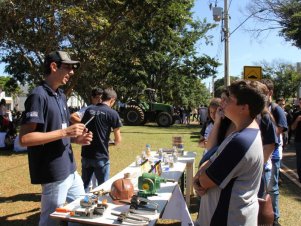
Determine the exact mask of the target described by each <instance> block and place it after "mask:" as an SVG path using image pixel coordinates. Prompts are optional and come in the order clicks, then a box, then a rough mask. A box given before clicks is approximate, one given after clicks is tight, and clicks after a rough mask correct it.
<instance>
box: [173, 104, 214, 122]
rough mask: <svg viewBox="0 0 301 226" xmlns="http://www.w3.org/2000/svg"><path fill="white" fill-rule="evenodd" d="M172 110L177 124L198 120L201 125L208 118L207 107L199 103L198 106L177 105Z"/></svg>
mask: <svg viewBox="0 0 301 226" xmlns="http://www.w3.org/2000/svg"><path fill="white" fill-rule="evenodd" d="M174 112H175V114H176V115H177V116H178V120H179V124H187V125H189V124H190V123H191V122H199V123H200V124H201V125H202V124H204V123H206V121H207V118H208V107H207V106H206V105H200V106H199V107H191V106H177V107H174Z"/></svg>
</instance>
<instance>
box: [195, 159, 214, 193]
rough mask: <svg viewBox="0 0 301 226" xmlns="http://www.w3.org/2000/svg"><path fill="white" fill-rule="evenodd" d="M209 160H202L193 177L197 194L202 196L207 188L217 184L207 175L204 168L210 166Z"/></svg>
mask: <svg viewBox="0 0 301 226" xmlns="http://www.w3.org/2000/svg"><path fill="white" fill-rule="evenodd" d="M210 164H211V163H210V161H209V160H208V161H206V162H204V163H203V164H202V165H201V166H200V168H199V170H198V172H197V173H196V175H195V176H194V178H193V187H194V189H195V191H196V192H197V194H198V195H200V196H202V195H204V194H205V193H206V191H207V189H209V188H213V187H216V186H217V185H216V184H215V183H214V182H213V181H212V180H211V179H210V178H209V177H208V176H207V174H206V172H205V171H206V169H207V168H208V167H209V166H210Z"/></svg>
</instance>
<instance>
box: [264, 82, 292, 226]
mask: <svg viewBox="0 0 301 226" xmlns="http://www.w3.org/2000/svg"><path fill="white" fill-rule="evenodd" d="M261 83H263V84H265V85H266V86H267V88H268V90H269V93H268V109H269V111H270V112H271V113H272V115H273V117H274V120H275V122H276V134H277V143H276V144H275V149H274V151H273V153H272V155H271V161H272V170H271V178H270V179H268V178H267V181H268V192H269V193H270V195H271V197H272V204H273V211H274V219H275V220H274V224H273V225H274V226H279V225H280V223H279V217H280V211H279V173H280V165H281V159H282V150H283V133H284V132H285V131H287V129H288V126H287V120H286V115H285V112H284V110H283V109H282V108H281V107H280V106H279V105H278V104H276V103H273V102H272V97H273V93H274V83H273V81H272V80H270V79H262V80H261Z"/></svg>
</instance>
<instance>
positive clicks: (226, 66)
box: [223, 0, 230, 86]
mask: <svg viewBox="0 0 301 226" xmlns="http://www.w3.org/2000/svg"><path fill="white" fill-rule="evenodd" d="M223 29H224V36H225V37H224V40H225V59H224V83H225V86H229V85H230V76H229V40H230V38H229V37H230V35H229V12H228V0H224V28H223Z"/></svg>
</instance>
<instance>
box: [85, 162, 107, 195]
mask: <svg viewBox="0 0 301 226" xmlns="http://www.w3.org/2000/svg"><path fill="white" fill-rule="evenodd" d="M93 173H94V174H95V177H96V179H97V182H98V185H101V184H102V183H103V182H105V181H107V180H108V179H109V178H110V160H108V159H98V160H96V159H87V158H82V178H83V182H84V188H85V189H87V188H88V186H89V183H90V180H91V178H92V174H93Z"/></svg>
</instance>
